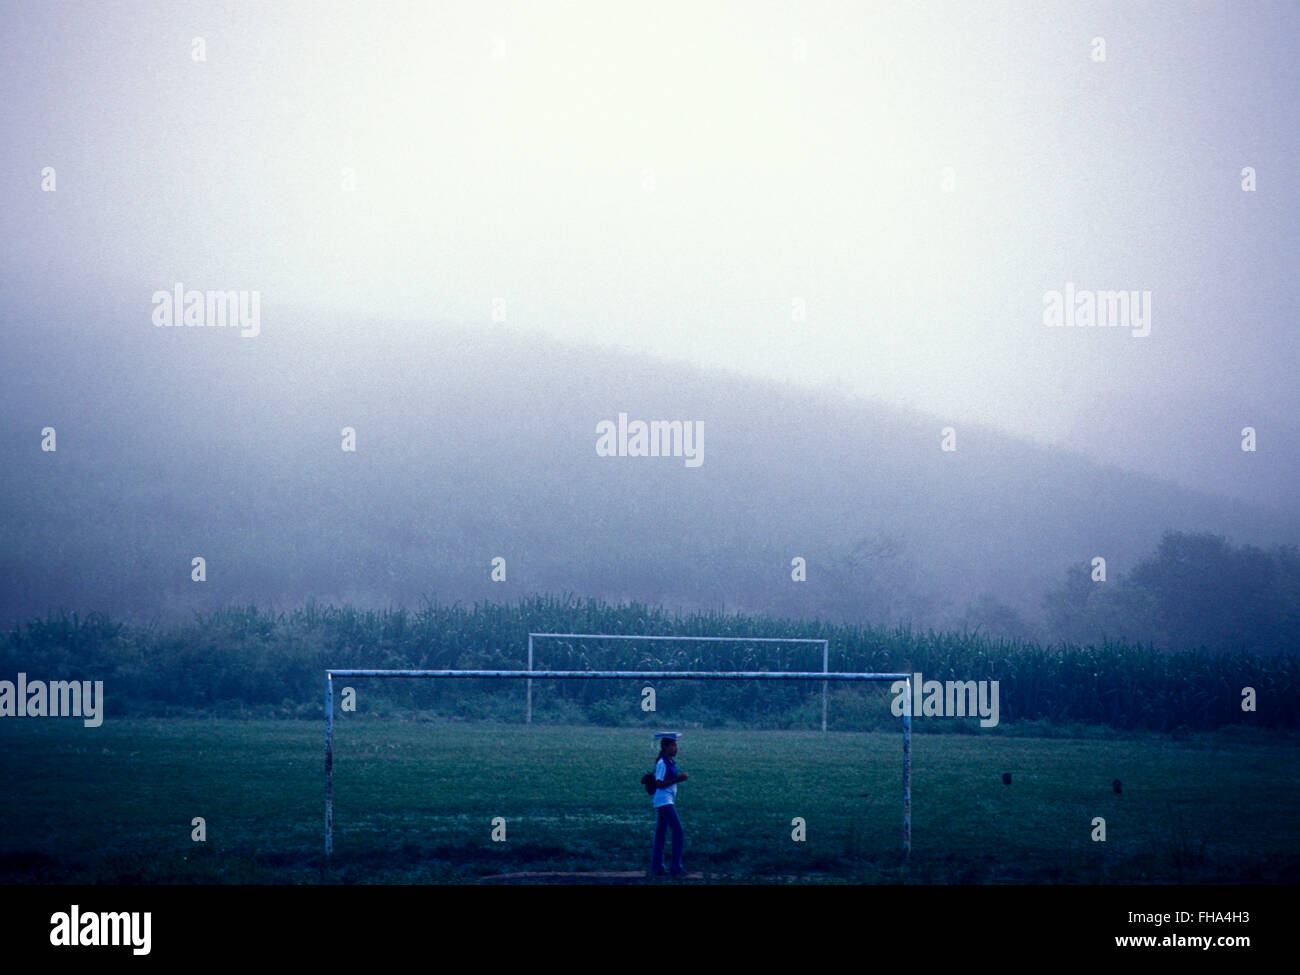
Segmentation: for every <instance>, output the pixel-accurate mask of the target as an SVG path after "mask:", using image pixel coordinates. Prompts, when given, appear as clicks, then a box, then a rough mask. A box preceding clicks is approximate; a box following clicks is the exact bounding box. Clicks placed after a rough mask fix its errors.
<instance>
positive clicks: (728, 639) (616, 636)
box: [524, 632, 831, 731]
mask: <svg viewBox="0 0 1300 975" xmlns="http://www.w3.org/2000/svg"><path fill="white" fill-rule="evenodd" d="M534 639H538V640H543V639H546V640H638V641H642V642H644V641H649V640H661V641H678V642H683V643H686V642H689V643H804V644H809V643H810V644H820V645H821V648H822V672H823V673H825V672H826V671H828V670H830V663H831V651H830V641H829V640H821V639H816V638H813V637H781V636H650V635H648V634H644V633H630V634H629V633H531V632H530V633H529V634H528V669H529V670H532V669H533V640H534ZM526 684H527V697H528V704H527V716H526V717H525V719H524V720H525V721H526V722H527V723H528V724H532V723H533V679H532V678H531V677H530V678H528V680H527V682H526ZM827 699H828V697H827V689H826V682H825V681H822V731H825V730H826V703H827Z"/></svg>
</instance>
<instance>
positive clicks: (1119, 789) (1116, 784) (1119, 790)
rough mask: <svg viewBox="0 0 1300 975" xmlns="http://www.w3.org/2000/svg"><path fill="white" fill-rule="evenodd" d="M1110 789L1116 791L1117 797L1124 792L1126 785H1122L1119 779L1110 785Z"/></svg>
mask: <svg viewBox="0 0 1300 975" xmlns="http://www.w3.org/2000/svg"><path fill="white" fill-rule="evenodd" d="M1110 787H1111V788H1112V789H1114V790H1115V795H1120V794H1121V793H1122V792H1123V791H1124V783H1122V782H1121V781H1120V780H1119V779H1116V780H1115V781H1114V782H1112V783H1111V784H1110Z"/></svg>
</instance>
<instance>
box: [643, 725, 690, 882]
mask: <svg viewBox="0 0 1300 975" xmlns="http://www.w3.org/2000/svg"><path fill="white" fill-rule="evenodd" d="M655 737H656V738H657V739H659V760H658V761H657V762H655V772H654V775H655V791H654V808H655V813H656V814H657V817H658V818H657V820H656V822H655V841H654V847H653V849H652V850H651V852H650V870H651V872H652V873H653V874H654V875H655V876H656V877H662V876H663V875H664V872H665V871H664V839H665V834H667V832H668V830H670V829H671V830H672V833H673V862H672V867H671V868H670V869H669V870H668V872H669V873H671V874H672V875H673V876H675V877H678V876H681V875H682V874H684V873H686V868H685V867H683V866H682V845H683V841H684V834H683V832H682V821H681V820H680V819H678V818H677V783H678V782H685V781H686V779H687V775H686V773H685V772H678V771H677V762H676V758H677V740H678V739H679V738H681V734H680V733H679V732H676V731H661V732H659V733H658V734H657V735H655Z"/></svg>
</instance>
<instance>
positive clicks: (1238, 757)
mask: <svg viewBox="0 0 1300 975" xmlns="http://www.w3.org/2000/svg"><path fill="white" fill-rule="evenodd" d="M322 745H323V742H322V736H321V728H320V724H319V723H318V722H309V721H227V720H190V719H176V720H164V719H138V720H137V719H117V720H110V721H106V722H105V723H104V725H103V726H102V727H100V728H96V729H86V728H84V727H82V726H81V723H80V722H73V721H41V722H22V723H20V722H4V723H3V725H0V775H3V780H4V781H5V782H6V784H7V788H6V789H5V790H4V791H3V794H0V822H3V823H4V830H3V833H2V834H0V882H7V883H41V882H44V883H61V882H93V883H126V884H135V883H478V882H482V881H487V882H493V881H492V880H491V878H494V877H499V876H501V875H503V874H517V873H541V874H546V873H556V874H593V875H594V874H597V873H636V872H639V871H644V870H645V869H646V867H647V865H648V861H649V847H650V840H651V835H652V831H653V825H654V818H653V813H652V810H651V805H650V799H649V797H648V796H647V795H646V794H645V792H644V790H643V789H642V787H641V785H640V783H639V781H638V780H639V779H640V777H641V775H642V774H643V773H644V772H646V771H648V770H649V769H650V767H651V764H652V762H653V759H654V757H655V748H654V745H653V743H652V741H651V739H650V735H649V734H648V732H646V731H645V730H643V729H637V728H603V727H587V726H583V727H560V726H547V725H532V726H526V725H515V724H488V723H468V722H452V723H449V722H433V721H430V722H421V721H398V720H380V719H369V718H351V719H349V720H346V721H339V722H338V723H337V725H336V729H335V742H334V746H335V769H334V773H335V836H334V840H335V852H334V856H333V857H332V858H331V860H329V861H328V862H327V861H326V858H325V856H324V851H323V842H322V831H323V797H322V781H323V756H322ZM1295 757H1296V743H1295V742H1294V741H1293V740H1290V739H1288V740H1285V741H1279V740H1277V739H1270V738H1267V737H1265V736H1254V735H1248V736H1246V735H1233V734H1230V733H1219V734H1207V735H1196V736H1192V737H1190V738H1188V739H1186V740H1177V741H1176V740H1173V739H1171V738H1170V737H1169V736H1165V735H1157V734H1145V735H1138V736H1131V737H1124V738H1104V739H1093V738H1075V739H1071V738H1019V737H1012V736H1008V735H977V734H973V735H958V734H926V733H925V732H924V730H923V729H921V728H919V727H918V731H917V733H916V734H915V736H914V738H913V752H912V761H913V805H912V828H913V851H912V857H911V861H910V863H908V865H907V866H906V868H904V867H903V861H902V856H901V798H900V780H901V775H902V748H901V743H900V736H899V735H898V734H897V733H896V732H879V733H841V732H835V731H832V732H830V733H829V734H822V733H819V732H815V731H809V732H791V731H742V730H730V729H728V730H710V729H707V728H705V729H687V730H686V735H685V737H684V738H683V739H682V743H681V753H680V755H679V765H680V767H681V769H682V770H683V771H686V772H689V773H690V780H689V781H688V782H686V783H684V784H683V785H682V786H681V788H680V791H679V796H678V810H679V813H680V815H681V819H682V822H683V824H684V826H685V829H686V865H687V868H688V870H690V871H691V872H692V873H693V874H699V875H700V876H699V877H698V878H697V879H695V880H688V881H685V882H687V883H691V882H724V883H726V882H732V883H770V882H814V883H846V882H847V883H899V882H908V883H915V882H921V883H1007V882H1011V883H1015V882H1021V883H1062V882H1065V883H1178V882H1195V883H1221V882H1282V881H1285V882H1294V881H1295V880H1296V879H1297V877H1298V876H1300V817H1297V816H1296V815H1295V813H1296V810H1297V808H1300V782H1297V777H1296V775H1295V771H1296V761H1295ZM1004 773H1010V774H1011V777H1012V780H1011V784H1010V785H1004V784H1003V774H1004ZM1115 779H1120V780H1122V783H1123V786H1122V791H1121V792H1120V793H1116V792H1115V791H1114V789H1113V787H1112V782H1113V780H1115ZM196 817H201V818H202V819H203V822H204V830H205V839H204V840H203V841H202V842H198V841H196V840H195V839H193V838H192V837H193V834H194V833H195V826H194V825H193V822H194V819H195V818H196ZM498 817H500V818H501V819H503V820H504V840H500V839H498V840H494V839H493V831H494V826H493V822H494V820H497V819H498ZM1098 817H1100V818H1102V819H1104V820H1105V828H1106V839H1105V840H1104V841H1098V840H1095V839H1093V837H1094V835H1096V825H1095V823H1094V820H1095V819H1096V818H1098ZM796 818H799V819H802V820H803V822H804V833H805V835H806V839H804V840H802V841H796V840H795V839H793V838H792V837H793V835H794V834H795V831H796V826H795V824H794V822H793V821H794V820H795V819H796ZM498 825H499V824H498ZM497 835H498V837H499V836H500V835H501V830H500V829H498V830H497ZM538 879H543V878H538ZM570 879H573V878H570ZM578 879H581V878H578ZM591 879H592V880H593V881H594V880H595V879H596V878H595V877H592V878H591ZM624 879H626V878H624ZM636 882H641V883H651V882H663V881H650V880H644V881H636ZM679 882H680V881H679Z"/></svg>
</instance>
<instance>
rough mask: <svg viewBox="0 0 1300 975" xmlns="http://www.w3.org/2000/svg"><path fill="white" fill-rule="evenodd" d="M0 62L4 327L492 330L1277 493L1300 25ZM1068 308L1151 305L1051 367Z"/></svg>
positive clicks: (1183, 23)
mask: <svg viewBox="0 0 1300 975" xmlns="http://www.w3.org/2000/svg"><path fill="white" fill-rule="evenodd" d="M3 23H4V27H3V29H2V30H0V61H2V62H3V69H2V71H0V166H2V167H3V169H2V172H0V177H2V182H0V212H3V214H4V216H3V217H2V218H0V219H3V221H4V224H5V233H4V241H5V242H4V249H3V267H2V268H0V273H3V278H0V284H2V285H3V286H4V287H5V288H6V290H8V291H9V292H10V299H9V300H11V301H14V302H18V301H19V300H22V301H23V302H24V303H26V302H34V303H35V304H36V305H37V306H38V307H50V308H51V311H52V313H53V311H54V310H55V309H58V311H59V312H60V313H61V314H62V313H64V312H67V311H68V310H69V308H68V307H67V303H71V304H72V306H73V307H74V308H78V309H79V311H80V312H81V313H82V314H84V315H86V316H87V317H92V318H93V317H94V316H95V315H96V313H97V311H96V307H95V304H94V301H95V299H94V298H93V297H91V298H89V299H87V297H86V296H87V295H90V296H94V295H97V294H99V295H102V296H103V298H102V300H103V302H105V303H111V304H112V309H113V311H114V315H113V316H112V317H113V318H115V319H117V320H120V319H122V317H123V315H122V314H121V313H122V311H123V310H124V308H131V307H134V305H135V304H136V303H137V302H138V305H139V322H140V325H139V327H140V328H141V329H149V328H152V325H150V323H149V316H150V313H151V311H152V307H151V304H150V296H151V295H152V293H153V292H154V291H155V290H158V289H169V288H171V287H172V285H174V284H175V283H176V282H183V283H184V284H185V285H186V286H187V287H193V288H201V289H222V290H231V289H234V290H259V291H260V292H261V294H262V323H261V327H262V330H263V332H266V331H268V330H274V329H276V328H277V327H282V326H283V325H284V323H285V322H287V321H288V320H289V318H291V317H292V318H294V319H295V320H300V319H301V318H302V317H303V311H304V309H305V310H308V311H310V310H313V309H316V310H322V311H325V312H328V313H330V315H331V316H332V320H339V319H342V320H347V317H348V316H349V315H352V314H354V313H355V315H356V316H357V319H356V320H357V321H363V320H364V319H365V318H366V317H368V316H381V317H402V318H409V319H412V320H415V321H421V322H423V321H457V322H474V321H484V322H486V321H489V320H490V319H491V317H492V315H493V311H494V308H495V309H496V311H497V312H498V314H500V313H502V312H503V313H504V317H505V321H506V322H507V323H508V324H509V325H511V326H514V327H518V328H522V329H529V330H539V331H541V332H544V333H546V334H549V335H553V336H556V337H559V338H562V339H565V340H568V341H575V342H581V343H593V344H603V345H612V346H616V347H620V348H624V349H630V350H635V351H643V352H649V353H654V354H657V355H661V356H667V357H671V358H675V359H681V360H685V361H688V362H691V363H695V364H699V365H705V366H710V367H722V368H726V369H731V370H738V371H742V372H746V373H752V374H756V375H762V376H769V377H777V378H781V379H786V380H789V381H792V382H795V383H799V384H804V385H810V386H823V387H828V388H831V389H834V390H837V391H841V392H849V393H853V394H858V395H862V396H879V397H881V398H883V399H885V400H888V401H890V402H895V403H903V404H908V405H911V406H915V407H917V408H920V409H923V410H925V411H927V412H929V413H933V414H936V415H939V416H943V417H949V418H951V419H952V420H953V421H954V422H959V421H963V420H966V421H975V422H981V423H988V424H993V425H996V426H999V427H1002V428H1004V429H1006V430H1009V431H1012V432H1016V433H1020V434H1023V435H1026V436H1031V437H1034V438H1036V439H1040V440H1047V441H1052V442H1057V443H1060V444H1062V445H1064V446H1067V447H1071V448H1075V449H1079V450H1083V451H1086V452H1088V453H1090V454H1091V455H1093V456H1096V457H1098V458H1100V459H1102V460H1107V461H1112V462H1116V463H1122V464H1124V465H1125V466H1130V467H1136V468H1139V469H1145V470H1148V471H1154V472H1155V473H1160V474H1162V475H1164V476H1166V477H1169V478H1171V479H1173V480H1182V481H1184V482H1186V483H1192V484H1199V485H1201V486H1210V487H1215V488H1221V489H1222V490H1224V491H1225V492H1227V493H1236V494H1239V495H1241V496H1251V497H1255V498H1256V499H1259V498H1260V497H1264V498H1267V494H1261V492H1260V491H1259V490H1251V488H1250V486H1249V484H1243V483H1241V482H1234V481H1233V480H1232V477H1231V475H1230V474H1229V475H1224V474H1223V472H1224V471H1225V470H1227V471H1232V470H1238V469H1240V468H1241V466H1242V464H1243V463H1245V461H1243V458H1242V455H1241V451H1240V450H1239V448H1238V442H1239V439H1240V438H1239V431H1240V428H1241V427H1242V426H1245V425H1254V426H1256V427H1258V428H1259V429H1260V431H1261V433H1260V452H1261V455H1263V454H1265V453H1267V452H1269V451H1273V452H1274V453H1273V456H1274V457H1275V458H1276V456H1277V454H1276V451H1278V450H1279V449H1282V445H1283V444H1286V445H1287V448H1286V449H1289V450H1291V451H1292V452H1293V454H1292V456H1294V450H1295V441H1296V434H1297V430H1298V428H1300V424H1297V423H1296V420H1295V417H1296V410H1297V407H1298V406H1300V402H1298V400H1300V394H1297V388H1296V386H1297V384H1296V383H1295V379H1294V377H1295V374H1296V367H1297V361H1296V359H1297V357H1296V351H1295V350H1296V341H1295V338H1294V335H1295V329H1296V323H1297V309H1298V302H1297V289H1296V287H1295V277H1296V275H1295V271H1296V266H1297V260H1296V258H1297V253H1300V249H1298V248H1297V227H1298V226H1300V221H1297V217H1296V215H1297V207H1296V200H1297V186H1296V170H1295V159H1296V158H1297V148H1300V146H1298V145H1297V131H1298V130H1300V126H1297V120H1296V108H1295V105H1296V103H1297V93H1298V92H1300V84H1297V82H1298V81H1300V71H1298V70H1297V66H1296V61H1297V59H1296V57H1295V52H1294V44H1295V38H1296V37H1297V36H1298V34H1300V5H1297V4H1294V3H1275V4H1256V3H1220V4H1203V3H1201V4H1190V3H1168V4H1166V3H1158V4H1157V3H1142V4H1128V5H1115V6H1111V5H1105V6H1094V5H1084V6H1083V7H1082V8H1081V7H1080V5H1077V4H1045V3H1025V4H991V3H977V4H973V3H942V4H876V3H867V2H864V0H856V2H851V3H843V4H831V3H815V2H808V3H736V4H718V3H699V2H691V3H681V4H671V3H656V4H652V5H645V4H630V3H609V2H600V3H594V2H593V3H564V4H560V3H519V4H490V3H479V2H475V3H456V4H450V3H438V4H432V3H429V4H425V3H387V4H384V3H374V2H365V3H348V4H336V3H330V4H327V3H321V2H312V3H302V4H286V3H279V2H277V3H267V4H262V3H257V4H254V3H247V4H245V3H240V4H188V3H176V2H172V0H167V2H159V3H124V4H99V3H97V4H93V5H92V4H90V3H69V4H53V3H23V4H16V3H12V2H6V3H4V4H3ZM195 38H202V44H203V48H204V50H203V53H204V55H205V59H204V60H195V57H194V55H195V41H194V39H195ZM1094 38H1101V39H1103V40H1104V45H1105V51H1104V53H1105V60H1104V61H1102V60H1097V59H1096V54H1097V50H1098V48H1097V45H1096V42H1095V41H1094ZM47 166H48V167H53V168H54V169H55V171H56V174H57V189H56V191H55V192H53V193H50V192H43V191H42V187H41V180H42V170H43V168H44V167H47ZM946 167H951V170H950V171H948V170H946ZM1244 167H1253V168H1254V170H1255V172H1256V180H1257V189H1256V190H1255V191H1253V192H1244V191H1243V190H1242V169H1243V168H1244ZM345 171H346V172H345ZM945 180H947V181H948V182H947V185H945ZM350 181H354V186H353V188H351V189H349V188H347V185H346V184H348V183H349V182H350ZM1067 282H1071V283H1072V284H1073V286H1074V287H1075V288H1078V289H1091V290H1096V291H1107V290H1121V289H1123V290H1131V291H1139V292H1141V291H1149V292H1151V295H1152V299H1151V323H1150V335H1149V336H1147V337H1144V338H1138V337H1135V336H1134V334H1133V330H1132V329H1126V328H1109V329H1065V328H1049V327H1046V326H1045V325H1044V322H1043V307H1044V294H1045V292H1048V291H1052V290H1064V289H1065V287H1066V283H1067ZM60 302H63V303H64V307H61V308H60V307H59V305H60ZM494 303H495V304H494ZM801 308H802V309H806V319H804V320H801V318H800V315H799V314H798V311H799V310H800V309H801ZM127 318H128V319H129V316H127ZM325 327H335V326H324V325H322V328H325ZM159 334H160V335H161V334H162V333H159ZM229 339H230V341H256V339H249V340H244V339H240V338H239V337H238V336H237V335H235V334H233V333H232V334H231V335H230V336H229ZM330 340H331V341H332V342H334V343H336V345H337V347H338V349H339V350H340V352H341V353H346V350H347V349H348V348H350V347H351V345H350V344H351V343H361V344H364V343H366V342H367V335H366V333H365V331H364V330H363V329H349V328H338V329H337V332H336V334H334V335H333V336H331V338H330ZM36 341H39V336H35V335H26V336H24V335H11V336H7V337H6V343H7V345H8V346H9V348H10V349H11V350H15V349H21V348H22V346H23V343H24V342H36ZM431 354H436V351H435V350H431ZM575 381H580V380H579V379H578V377H575ZM1179 438H1181V439H1179ZM1274 470H1275V471H1276V467H1275V468H1274ZM1219 478H1222V480H1216V479H1219ZM1292 483H1294V478H1293V477H1292ZM1270 490H1275V489H1272V488H1271V489H1270ZM1275 500H1276V501H1278V502H1280V503H1285V504H1288V505H1293V504H1294V501H1293V499H1290V498H1281V497H1278V498H1276V499H1275Z"/></svg>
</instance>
